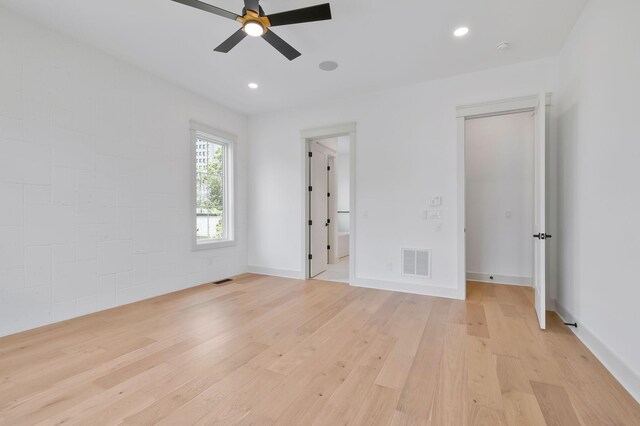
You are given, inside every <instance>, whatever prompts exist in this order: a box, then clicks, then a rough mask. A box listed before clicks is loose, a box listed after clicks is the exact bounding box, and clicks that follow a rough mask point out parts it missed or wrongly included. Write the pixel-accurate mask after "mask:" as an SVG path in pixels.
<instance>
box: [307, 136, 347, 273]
mask: <svg viewBox="0 0 640 426" xmlns="http://www.w3.org/2000/svg"><path fill="white" fill-rule="evenodd" d="M354 142H355V125H346V126H336V127H334V128H326V129H318V130H312V131H306V132H303V143H304V147H305V150H304V153H305V156H304V176H305V185H304V188H305V193H306V196H305V206H304V211H305V212H306V214H305V220H304V245H303V248H304V258H303V262H304V263H305V265H306V266H305V276H306V278H307V279H314V280H324V281H335V282H343V283H350V281H351V278H352V277H353V271H354V269H355V252H354V233H353V230H354V229H355V227H354V214H353V212H354V207H355V206H354V202H355V194H354V190H355V185H354V183H355V182H354V181H355V178H354V176H355V174H354V169H353V166H354V158H353V152H354V149H353V148H354Z"/></svg>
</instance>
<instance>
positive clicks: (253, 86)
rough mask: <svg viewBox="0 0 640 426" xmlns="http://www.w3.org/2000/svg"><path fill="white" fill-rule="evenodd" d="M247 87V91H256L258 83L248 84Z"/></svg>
mask: <svg viewBox="0 0 640 426" xmlns="http://www.w3.org/2000/svg"><path fill="white" fill-rule="evenodd" d="M247 86H249V89H257V88H258V83H249V84H248V85H247Z"/></svg>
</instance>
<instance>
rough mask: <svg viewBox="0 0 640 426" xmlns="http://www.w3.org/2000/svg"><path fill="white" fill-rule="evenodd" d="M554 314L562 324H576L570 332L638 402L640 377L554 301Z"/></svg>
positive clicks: (639, 400)
mask: <svg viewBox="0 0 640 426" xmlns="http://www.w3.org/2000/svg"><path fill="white" fill-rule="evenodd" d="M554 305H555V309H556V313H557V314H558V315H559V316H560V318H562V320H563V321H564V322H577V323H578V328H575V327H569V329H570V330H571V331H573V333H574V334H575V335H576V336H577V337H578V339H580V340H581V341H582V343H584V345H585V346H586V347H587V348H589V350H590V351H591V352H592V353H593V354H594V355H595V356H596V358H598V360H600V362H601V363H602V364H603V365H604V366H605V367H606V368H607V370H609V372H610V373H611V374H612V375H613V377H615V378H616V379H617V380H618V381H619V382H620V384H621V385H622V386H623V387H624V388H625V389H626V390H627V391H628V392H629V393H630V394H631V396H633V397H634V398H635V400H636V401H638V402H640V375H638V374H637V373H636V372H635V371H634V370H633V369H632V368H631V367H630V366H629V365H628V364H627V363H625V362H624V361H623V360H621V359H620V358H619V357H618V355H616V354H615V353H614V352H613V351H612V350H611V349H610V348H609V347H608V346H607V345H606V344H605V343H604V342H603V341H602V340H600V339H599V338H598V337H597V336H596V335H595V334H593V333H592V332H591V330H589V329H588V328H586V327H585V326H584V324H582V323H581V322H580V320H578V319H577V318H576V317H574V316H573V315H572V314H571V312H569V311H568V310H567V309H566V308H565V307H564V306H562V305H561V304H560V303H559V302H558V301H557V300H555V301H554Z"/></svg>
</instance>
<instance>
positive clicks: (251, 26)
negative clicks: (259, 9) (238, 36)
mask: <svg viewBox="0 0 640 426" xmlns="http://www.w3.org/2000/svg"><path fill="white" fill-rule="evenodd" d="M244 32H245V33H247V35H250V36H251V37H260V36H261V35H263V34H264V27H263V26H262V24H261V23H259V22H256V21H248V22H247V23H246V24H244Z"/></svg>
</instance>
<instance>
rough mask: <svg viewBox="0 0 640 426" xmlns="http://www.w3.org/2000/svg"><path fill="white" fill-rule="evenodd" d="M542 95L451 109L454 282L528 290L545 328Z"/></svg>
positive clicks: (544, 100) (545, 100) (544, 98)
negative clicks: (454, 131) (454, 122)
mask: <svg viewBox="0 0 640 426" xmlns="http://www.w3.org/2000/svg"><path fill="white" fill-rule="evenodd" d="M549 99H550V97H549V96H548V95H546V94H541V95H539V96H531V97H525V98H517V99H511V100H504V101H497V102H491V103H486V104H476V105H469V106H463V107H459V108H458V202H459V205H460V214H459V216H458V280H459V288H461V289H462V291H463V293H462V296H463V297H465V295H466V282H467V279H468V278H470V279H472V280H476V281H486V282H500V283H503V284H516V285H530V286H531V287H533V299H534V303H533V304H534V308H535V310H536V313H537V316H538V321H539V324H540V328H542V329H544V328H545V327H546V263H545V252H546V249H545V242H546V240H547V239H548V238H551V236H550V235H548V234H547V233H546V216H545V207H546V206H545V204H546V203H545V201H546V193H545V184H546V182H545V175H546V163H545V155H546V153H545V148H546V122H547V120H546V112H547V105H548V102H549Z"/></svg>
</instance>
